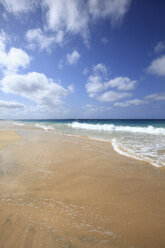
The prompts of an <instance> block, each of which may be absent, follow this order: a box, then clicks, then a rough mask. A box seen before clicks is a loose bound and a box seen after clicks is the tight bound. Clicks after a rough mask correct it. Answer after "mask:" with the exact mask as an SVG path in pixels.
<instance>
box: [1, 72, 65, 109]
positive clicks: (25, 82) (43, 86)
mask: <svg viewBox="0 0 165 248" xmlns="http://www.w3.org/2000/svg"><path fill="white" fill-rule="evenodd" d="M1 90H2V91H3V92H5V93H11V94H17V95H20V96H23V97H25V98H28V99H30V100H32V101H34V102H36V103H37V104H39V105H43V106H48V107H56V106H59V105H60V104H61V103H62V101H61V99H62V98H63V97H65V96H66V95H67V94H68V90H66V89H65V88H63V87H62V86H61V85H59V84H57V83H55V82H54V81H53V80H52V79H49V78H47V77H46V76H45V75H44V74H41V73H37V72H31V73H28V74H25V75H20V74H13V75H7V76H5V77H4V78H3V79H2V80H1Z"/></svg>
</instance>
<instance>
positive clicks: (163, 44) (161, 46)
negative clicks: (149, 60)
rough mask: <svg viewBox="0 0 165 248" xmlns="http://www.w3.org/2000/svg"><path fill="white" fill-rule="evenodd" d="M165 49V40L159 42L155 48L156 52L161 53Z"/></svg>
mask: <svg viewBox="0 0 165 248" xmlns="http://www.w3.org/2000/svg"><path fill="white" fill-rule="evenodd" d="M164 50H165V42H163V41H160V42H158V44H157V45H156V46H155V48H154V51H155V53H161V52H162V51H164Z"/></svg>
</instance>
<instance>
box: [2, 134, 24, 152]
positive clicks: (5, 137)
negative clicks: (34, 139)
mask: <svg viewBox="0 0 165 248" xmlns="http://www.w3.org/2000/svg"><path fill="white" fill-rule="evenodd" d="M18 139H20V137H19V135H18V134H17V133H16V132H15V131H13V130H0V150H2V149H3V148H4V147H6V146H8V145H9V144H10V143H12V142H15V141H17V140H18Z"/></svg>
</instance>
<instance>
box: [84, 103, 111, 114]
mask: <svg viewBox="0 0 165 248" xmlns="http://www.w3.org/2000/svg"><path fill="white" fill-rule="evenodd" d="M82 109H83V110H84V111H85V113H87V114H88V113H89V114H92V113H98V112H105V111H109V110H111V109H112V108H111V107H105V106H95V105H91V104H86V105H85V106H83V107H82Z"/></svg>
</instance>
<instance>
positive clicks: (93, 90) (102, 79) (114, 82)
mask: <svg viewBox="0 0 165 248" xmlns="http://www.w3.org/2000/svg"><path fill="white" fill-rule="evenodd" d="M136 83H137V81H135V80H131V79H129V78H128V77H116V78H114V79H111V80H108V78H107V68H106V66H105V65H104V64H102V63H99V64H97V65H95V66H93V73H92V74H91V75H90V76H89V77H88V80H87V83H86V85H85V88H86V91H87V93H88V96H89V97H90V98H96V99H97V100H99V101H114V100H113V99H115V100H118V99H120V98H123V97H125V96H130V95H131V94H129V93H127V92H124V93H119V92H115V91H108V92H105V93H104V94H102V95H100V96H98V94H99V93H100V92H103V91H105V90H107V89H109V88H116V89H117V90H120V91H128V90H133V89H134V88H135V85H136ZM109 99H112V100H109Z"/></svg>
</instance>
